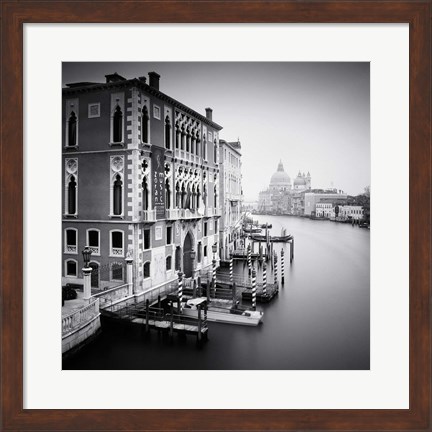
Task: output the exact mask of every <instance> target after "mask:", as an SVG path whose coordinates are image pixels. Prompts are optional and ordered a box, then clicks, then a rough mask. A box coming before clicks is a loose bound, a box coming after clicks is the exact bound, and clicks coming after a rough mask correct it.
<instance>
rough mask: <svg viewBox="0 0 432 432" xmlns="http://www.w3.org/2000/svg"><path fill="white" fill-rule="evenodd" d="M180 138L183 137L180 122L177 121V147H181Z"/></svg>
mask: <svg viewBox="0 0 432 432" xmlns="http://www.w3.org/2000/svg"><path fill="white" fill-rule="evenodd" d="M180 138H181V134H180V127H179V124H178V122H177V123H176V141H175V146H176V149H178V148H180Z"/></svg>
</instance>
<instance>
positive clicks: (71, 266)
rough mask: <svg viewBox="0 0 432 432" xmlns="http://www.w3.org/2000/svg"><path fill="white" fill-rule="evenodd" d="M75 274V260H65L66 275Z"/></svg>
mask: <svg viewBox="0 0 432 432" xmlns="http://www.w3.org/2000/svg"><path fill="white" fill-rule="evenodd" d="M76 275H77V263H76V262H75V261H67V262H66V276H76Z"/></svg>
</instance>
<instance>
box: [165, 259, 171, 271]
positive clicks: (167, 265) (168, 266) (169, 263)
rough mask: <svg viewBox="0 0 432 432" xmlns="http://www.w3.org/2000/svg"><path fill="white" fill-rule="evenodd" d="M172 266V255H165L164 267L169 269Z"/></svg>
mask: <svg viewBox="0 0 432 432" xmlns="http://www.w3.org/2000/svg"><path fill="white" fill-rule="evenodd" d="M171 268H172V257H171V256H167V257H166V269H167V271H168V270H171Z"/></svg>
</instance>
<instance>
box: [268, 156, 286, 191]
mask: <svg viewBox="0 0 432 432" xmlns="http://www.w3.org/2000/svg"><path fill="white" fill-rule="evenodd" d="M269 187H270V189H278V190H284V191H286V190H288V191H289V190H291V179H290V176H289V175H288V174H287V173H286V172H285V170H284V167H283V164H282V161H279V165H278V167H277V171H276V172H275V173H274V174H273V175H272V176H271V179H270V186H269Z"/></svg>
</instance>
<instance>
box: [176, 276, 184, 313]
mask: <svg viewBox="0 0 432 432" xmlns="http://www.w3.org/2000/svg"><path fill="white" fill-rule="evenodd" d="M177 298H178V312H179V313H180V312H181V310H182V305H181V304H182V300H183V273H182V272H181V271H179V272H178V289H177Z"/></svg>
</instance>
